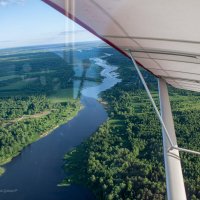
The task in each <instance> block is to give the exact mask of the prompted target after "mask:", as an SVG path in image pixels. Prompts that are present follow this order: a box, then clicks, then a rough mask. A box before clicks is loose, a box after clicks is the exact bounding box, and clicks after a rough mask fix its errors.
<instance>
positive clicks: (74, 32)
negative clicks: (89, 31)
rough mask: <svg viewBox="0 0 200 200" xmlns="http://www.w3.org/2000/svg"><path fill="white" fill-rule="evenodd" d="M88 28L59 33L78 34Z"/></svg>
mask: <svg viewBox="0 0 200 200" xmlns="http://www.w3.org/2000/svg"><path fill="white" fill-rule="evenodd" d="M84 32H86V30H84V29H83V30H70V31H63V32H60V33H59V35H66V34H78V33H84Z"/></svg>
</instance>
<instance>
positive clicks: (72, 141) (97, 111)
mask: <svg viewBox="0 0 200 200" xmlns="http://www.w3.org/2000/svg"><path fill="white" fill-rule="evenodd" d="M91 60H92V62H95V63H96V64H98V65H99V66H101V67H102V71H101V75H102V76H103V77H104V78H103V81H102V83H100V84H99V85H96V86H93V87H84V88H83V89H82V91H81V93H82V97H81V103H82V104H83V105H84V108H83V109H82V110H81V111H80V112H79V113H78V115H77V116H75V117H74V118H73V119H72V120H71V121H69V122H68V123H66V124H64V125H62V126H60V127H58V128H57V129H55V130H54V131H53V132H52V133H51V134H49V135H48V136H46V137H44V138H42V139H40V140H39V141H37V142H35V143H32V144H31V145H29V146H28V147H26V148H25V149H24V150H23V151H22V153H21V154H20V155H19V156H17V157H15V158H14V159H13V160H12V161H11V162H10V163H8V164H6V165H5V166H4V167H5V169H6V172H5V174H4V175H2V176H1V177H0V199H1V200H13V199H16V200H64V199H65V200H66V199H67V200H86V199H87V200H92V199H94V197H93V195H92V194H91V192H90V191H89V190H88V189H86V188H84V187H82V186H77V185H72V186H70V187H67V188H66V187H57V186H56V185H57V184H58V183H60V182H61V181H62V180H63V178H64V177H65V174H64V171H63V170H62V168H61V166H62V165H63V157H64V154H65V153H66V152H67V151H70V150H71V149H72V148H73V147H75V146H77V145H78V144H80V143H81V142H82V141H84V140H85V139H86V138H88V137H89V136H90V135H91V134H92V133H94V132H95V131H96V130H97V129H98V127H99V126H100V125H101V124H102V123H103V122H105V121H106V120H107V113H106V111H105V109H104V107H103V106H102V105H101V104H100V103H99V102H98V101H97V98H98V96H99V94H100V92H102V91H105V90H106V89H109V88H111V87H113V86H114V85H115V84H116V83H117V82H119V81H120V79H119V78H118V76H117V74H116V73H115V72H114V71H115V70H116V69H117V67H115V66H110V65H108V64H107V63H106V61H104V60H102V59H100V58H93V59H91Z"/></svg>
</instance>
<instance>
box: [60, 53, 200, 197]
mask: <svg viewBox="0 0 200 200" xmlns="http://www.w3.org/2000/svg"><path fill="white" fill-rule="evenodd" d="M108 62H110V63H112V65H113V64H118V65H119V63H120V68H119V69H118V71H119V73H120V76H121V78H122V82H121V83H119V84H117V85H116V86H115V87H114V88H112V89H110V90H108V91H106V92H104V93H103V94H102V99H103V101H105V102H107V104H106V109H107V111H108V114H109V120H108V121H107V122H106V123H104V124H103V125H102V126H101V127H100V128H99V130H98V131H97V132H96V133H94V134H93V135H92V136H91V137H90V138H89V139H88V140H86V141H85V142H83V143H82V144H81V145H79V146H78V147H76V148H74V149H73V150H72V151H71V152H69V153H67V154H66V155H65V158H64V159H65V165H64V169H65V170H66V173H67V174H68V175H67V177H66V179H65V180H64V181H63V182H62V184H61V185H64V186H68V185H70V184H73V183H76V184H84V185H85V186H87V187H89V188H90V189H91V190H92V191H93V193H94V194H95V196H96V197H97V199H108V200H112V199H115V200H131V199H135V200H146V199H151V200H162V199H163V200H164V199H165V198H166V185H165V172H164V160H163V149H162V134H161V127H160V124H159V121H158V119H157V116H156V115H155V113H154V111H153V108H152V106H151V104H150V102H149V100H148V98H147V95H146V93H145V92H144V90H143V88H142V85H141V82H140V80H139V79H138V77H137V74H136V72H135V71H134V70H133V69H132V65H131V63H130V62H129V61H127V59H126V58H123V57H120V60H116V56H111V57H109V59H108ZM142 73H143V74H144V76H145V79H146V80H147V82H148V86H149V87H150V88H151V90H152V93H153V97H154V99H155V100H156V103H157V104H159V103H158V92H157V89H156V88H157V85H156V79H154V78H153V76H152V75H150V74H149V73H147V72H145V71H142ZM169 91H170V97H171V104H172V110H173V114H174V120H175V129H176V133H177V138H178V144H179V145H180V146H181V147H185V148H190V149H193V150H199V147H200V142H199V141H200V115H199V113H200V96H199V94H198V93H192V92H187V91H181V90H176V89H173V88H171V87H169ZM181 159H182V167H183V173H184V178H185V185H186V190H187V196H188V199H193V200H195V199H200V157H198V156H195V155H191V154H187V153H182V152H181Z"/></svg>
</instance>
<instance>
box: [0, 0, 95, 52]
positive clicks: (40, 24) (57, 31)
mask: <svg viewBox="0 0 200 200" xmlns="http://www.w3.org/2000/svg"><path fill="white" fill-rule="evenodd" d="M0 19H1V23H0V25H1V31H0V48H9V47H20V46H31V45H43V44H55V43H68V42H83V41H95V40H98V38H97V37H95V36H94V35H92V34H91V33H89V32H88V31H86V30H85V29H83V28H82V27H80V26H79V25H77V24H75V23H74V22H72V21H71V20H70V19H68V18H67V17H65V16H64V15H62V14H61V13H59V12H58V11H56V10H55V9H53V8H51V7H50V6H48V5H47V4H45V3H43V2H42V1H38V0H0Z"/></svg>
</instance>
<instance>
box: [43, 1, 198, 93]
mask: <svg viewBox="0 0 200 200" xmlns="http://www.w3.org/2000/svg"><path fill="white" fill-rule="evenodd" d="M43 1H44V2H46V3H48V4H49V5H51V6H52V7H54V8H56V9H57V10H59V11H60V12H62V13H63V14H65V15H66V16H68V17H70V18H71V19H72V20H74V21H75V22H77V23H79V24H80V25H82V26H83V27H85V28H86V29H88V30H89V31H91V32H92V33H94V34H95V35H97V36H98V37H100V38H101V39H103V40H104V41H106V42H107V43H108V44H110V45H111V46H113V47H115V48H116V49H118V50H119V51H121V52H122V53H124V54H126V55H128V52H127V49H129V50H131V51H132V52H133V56H134V58H135V59H136V60H137V62H138V63H140V64H141V66H143V67H144V68H145V69H147V70H149V71H150V72H152V73H153V74H154V75H156V76H158V77H162V78H163V79H165V80H166V82H167V83H169V84H170V85H172V86H174V87H176V88H181V89H186V90H192V91H198V92H200V22H199V20H200V1H199V0H190V1H188V0H169V1H166V0H154V1H149V0H43Z"/></svg>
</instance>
